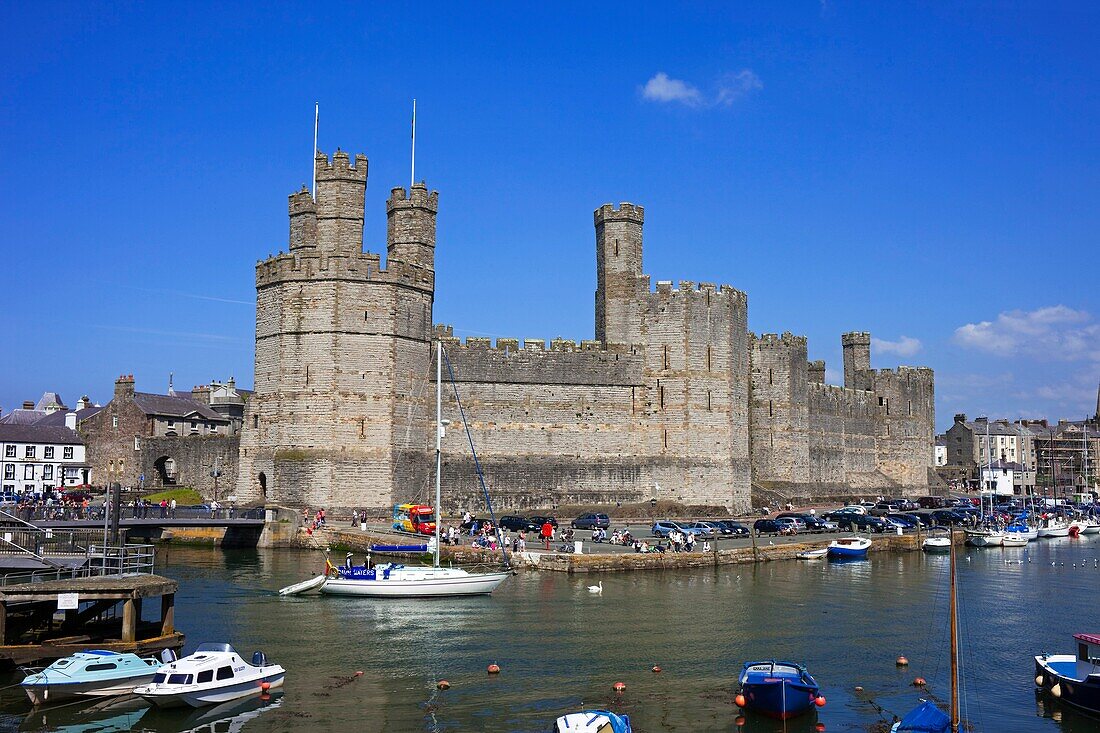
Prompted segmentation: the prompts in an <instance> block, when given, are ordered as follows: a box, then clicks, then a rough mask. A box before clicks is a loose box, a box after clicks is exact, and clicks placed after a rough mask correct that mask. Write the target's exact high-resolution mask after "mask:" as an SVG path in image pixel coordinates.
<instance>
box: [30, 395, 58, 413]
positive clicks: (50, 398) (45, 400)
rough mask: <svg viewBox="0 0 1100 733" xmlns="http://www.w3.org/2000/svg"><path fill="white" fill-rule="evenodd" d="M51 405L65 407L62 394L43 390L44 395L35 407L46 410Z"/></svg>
mask: <svg viewBox="0 0 1100 733" xmlns="http://www.w3.org/2000/svg"><path fill="white" fill-rule="evenodd" d="M50 405H57V406H58V407H64V406H65V401H64V400H62V399H61V395H59V394H58V393H57V392H43V393H42V396H41V397H40V398H39V399H38V404H37V405H35V406H34V409H36V410H45V409H46V408H47V407H49V406H50Z"/></svg>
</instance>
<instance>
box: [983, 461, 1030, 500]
mask: <svg viewBox="0 0 1100 733" xmlns="http://www.w3.org/2000/svg"><path fill="white" fill-rule="evenodd" d="M981 475H982V479H981V480H982V483H981V490H982V491H990V492H993V493H994V494H996V495H997V496H1013V495H1016V496H1018V495H1020V494H1024V495H1028V494H1031V493H1033V492H1034V491H1035V471H1033V470H1030V469H1028V468H1027V467H1026V466H1024V465H1021V464H1019V463H1013V462H1011V461H994V462H993V463H991V464H989V465H987V466H982V467H981Z"/></svg>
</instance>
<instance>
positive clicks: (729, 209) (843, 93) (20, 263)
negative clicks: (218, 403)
mask: <svg viewBox="0 0 1100 733" xmlns="http://www.w3.org/2000/svg"><path fill="white" fill-rule="evenodd" d="M958 5H965V7H957V6H958ZM551 6H552V7H551ZM1098 15H1100V6H1095V5H1089V4H1084V3H1082V4H1040V3H965V4H957V3H943V4H928V3H922V4H919V5H917V4H912V5H903V4H900V3H889V4H883V3H874V2H867V3H849V2H839V1H834V0H827V1H822V2H816V1H815V2H809V1H807V2H790V3H771V2H761V3H736V4H733V3H716V4H705V3H693V4H690V5H680V6H677V5H667V6H661V7H657V6H655V5H653V4H646V5H641V6H636V7H633V8H631V9H620V10H613V9H609V8H600V7H597V6H595V5H593V4H591V3H586V4H576V5H568V4H557V3H552V4H546V5H545V7H532V6H531V4H510V5H506V4H501V5H493V6H490V5H473V6H467V5H461V6H460V5H459V4H434V3H430V2H420V3H388V4H386V3H374V4H370V7H353V8H342V9H334V10H331V11H330V10H329V9H327V8H324V9H321V8H319V7H318V6H316V5H315V6H314V7H312V8H310V7H304V6H291V5H277V6H274V7H273V8H271V9H263V10H261V9H257V7H253V6H250V5H233V4H229V3H219V4H216V5H209V4H203V3H187V4H176V5H175V6H173V7H168V6H167V5H166V4H159V3H158V4H148V5H139V4H129V3H114V4H109V5H108V4H91V3H88V4H76V3H72V4H64V5H59V4H45V3H42V4H29V3H23V4H16V3H7V4H5V5H4V6H3V8H2V9H0V41H2V43H0V60H2V61H3V68H4V73H3V74H2V75H0V181H2V183H0V185H2V186H3V195H2V196H0V247H2V254H3V259H2V262H3V267H2V268H0V273H2V274H3V278H2V281H0V282H2V285H0V313H2V314H3V317H2V320H0V324H2V326H3V329H2V331H0V353H2V354H3V358H2V359H0V406H3V408H4V410H5V411H6V410H7V409H10V408H11V407H15V406H18V404H19V403H20V402H21V401H22V400H24V399H37V397H38V396H39V395H40V394H41V393H42V392H43V391H44V390H56V391H59V392H60V393H61V394H62V396H63V397H65V398H66V399H67V401H68V402H69V403H70V404H71V403H73V402H75V400H76V398H77V397H78V396H79V395H80V394H81V393H88V394H90V395H91V396H92V397H93V399H96V400H99V401H104V402H105V401H106V400H108V399H109V398H110V394H111V389H112V381H113V379H114V378H115V376H117V375H118V374H120V373H123V372H133V373H134V374H135V375H136V378H137V383H138V389H148V390H154V389H156V390H163V389H164V388H165V387H166V386H167V380H168V374H169V372H175V375H176V385H177V386H184V387H190V386H191V385H193V384H198V383H201V382H206V381H209V380H210V379H211V378H224V377H227V376H229V375H234V376H236V377H237V379H238V381H239V382H240V383H242V384H244V385H251V382H252V358H253V334H254V324H253V319H254V309H253V302H254V288H253V285H254V272H253V268H254V265H255V262H256V260H257V259H260V258H263V257H266V256H267V255H268V254H269V253H274V252H277V251H279V250H280V249H285V248H286V238H287V220H286V196H287V195H288V194H289V193H290V192H292V191H293V190H295V189H296V188H297V187H298V186H300V185H301V184H302V183H303V182H306V181H307V180H308V179H309V177H310V167H309V166H310V157H309V152H310V151H309V148H310V146H311V144H312V140H311V136H312V118H313V103H314V101H320V104H321V131H320V144H319V146H320V148H321V149H322V150H325V151H328V152H331V151H333V150H334V149H335V148H336V147H337V146H338V145H339V146H341V147H343V148H344V149H345V150H350V151H353V152H364V153H366V154H367V155H368V157H369V158H370V182H369V186H368V190H367V201H366V207H367V222H366V235H365V239H366V247H367V249H370V250H373V251H380V250H384V244H385V204H384V202H385V199H386V196H387V193H388V191H389V189H390V188H391V187H392V186H395V185H407V183H408V179H409V160H408V157H409V129H408V128H409V107H410V100H411V99H412V98H413V97H414V96H415V97H417V98H418V100H419V101H418V136H417V177H418V178H421V177H422V178H425V179H426V180H427V182H428V184H429V186H430V187H432V188H436V189H438V190H439V191H440V201H441V203H440V214H439V231H438V241H439V247H438V250H437V259H436V263H437V272H438V290H437V295H436V312H435V316H436V320H437V321H442V322H447V323H451V324H453V325H454V326H455V328H456V331H457V332H458V333H459V334H460V335H492V336H498V335H503V336H514V337H518V338H526V337H545V338H551V337H555V336H563V337H567V338H575V339H581V338H590V337H591V336H592V332H593V313H592V292H593V290H594V287H595V266H594V259H595V258H594V253H595V247H594V243H593V231H592V210H593V209H594V208H596V207H597V206H599V205H600V204H602V203H604V202H609V201H610V202H619V201H633V202H635V203H639V204H643V205H644V206H645V207H646V227H645V233H646V251H645V269H646V271H647V272H649V273H651V274H652V275H653V276H654V279H655V280H656V279H670V280H679V279H690V280H696V281H714V282H719V283H729V284H732V285H734V286H735V287H738V288H740V289H742V290H744V291H746V292H747V293H748V295H749V318H750V326H751V328H752V329H753V330H755V331H758V332H760V331H784V330H790V331H792V332H794V333H799V334H805V335H807V336H808V337H809V349H810V357H811V358H823V359H826V360H827V362H828V364H829V368H830V379H831V380H836V379H837V375H838V374H839V372H840V333H841V332H843V331H847V330H869V331H871V332H872V333H873V335H874V336H875V337H876V339H877V341H876V348H875V353H874V356H873V361H874V365H875V366H876V367H887V366H893V365H895V364H898V363H906V364H918V365H928V366H931V367H933V368H935V369H936V372H937V411H938V412H937V423H938V424H939V426H940V427H941V428H943V427H945V426H947V425H949V424H950V420H951V415H952V414H953V413H954V412H956V411H964V412H967V413H969V414H975V413H990V414H993V415H997V416H1005V417H1009V418H1017V417H1021V416H1024V417H1029V416H1031V417H1033V416H1047V417H1050V418H1054V419H1057V418H1060V417H1061V418H1074V419H1079V418H1081V417H1083V416H1085V415H1086V414H1091V413H1092V412H1093V410H1094V408H1095V396H1096V385H1097V381H1098V378H1100V296H1098V295H1097V292H1098V291H1097V272H1098V268H1097V261H1098V252H1100V249H1098V248H1097V244H1096V237H1097V232H1100V209H1098V207H1097V201H1098V200H1100V136H1098V135H1097V134H1096V130H1097V129H1100V58H1098V55H1100V38H1098V36H1100V17H1098Z"/></svg>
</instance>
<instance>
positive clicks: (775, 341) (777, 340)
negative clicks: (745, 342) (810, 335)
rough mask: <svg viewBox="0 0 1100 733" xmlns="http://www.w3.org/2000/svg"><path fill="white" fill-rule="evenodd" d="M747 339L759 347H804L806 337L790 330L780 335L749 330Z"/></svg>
mask: <svg viewBox="0 0 1100 733" xmlns="http://www.w3.org/2000/svg"><path fill="white" fill-rule="evenodd" d="M749 341H750V343H752V344H753V345H754V346H758V347H760V348H791V347H795V348H799V349H805V348H806V337H805V336H796V335H794V334H793V333H791V332H790V331H784V332H783V335H782V336H780V335H779V334H775V333H762V334H760V335H757V334H755V333H752V332H751V331H750V332H749ZM822 366H824V362H822Z"/></svg>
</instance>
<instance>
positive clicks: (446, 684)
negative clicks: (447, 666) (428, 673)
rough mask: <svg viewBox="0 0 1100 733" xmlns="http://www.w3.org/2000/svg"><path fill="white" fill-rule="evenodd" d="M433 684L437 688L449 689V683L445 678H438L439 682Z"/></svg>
mask: <svg viewBox="0 0 1100 733" xmlns="http://www.w3.org/2000/svg"><path fill="white" fill-rule="evenodd" d="M435 686H436V688H437V689H439V690H449V689H451V683H450V682H448V681H447V680H440V681H439V682H436V683H435Z"/></svg>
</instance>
